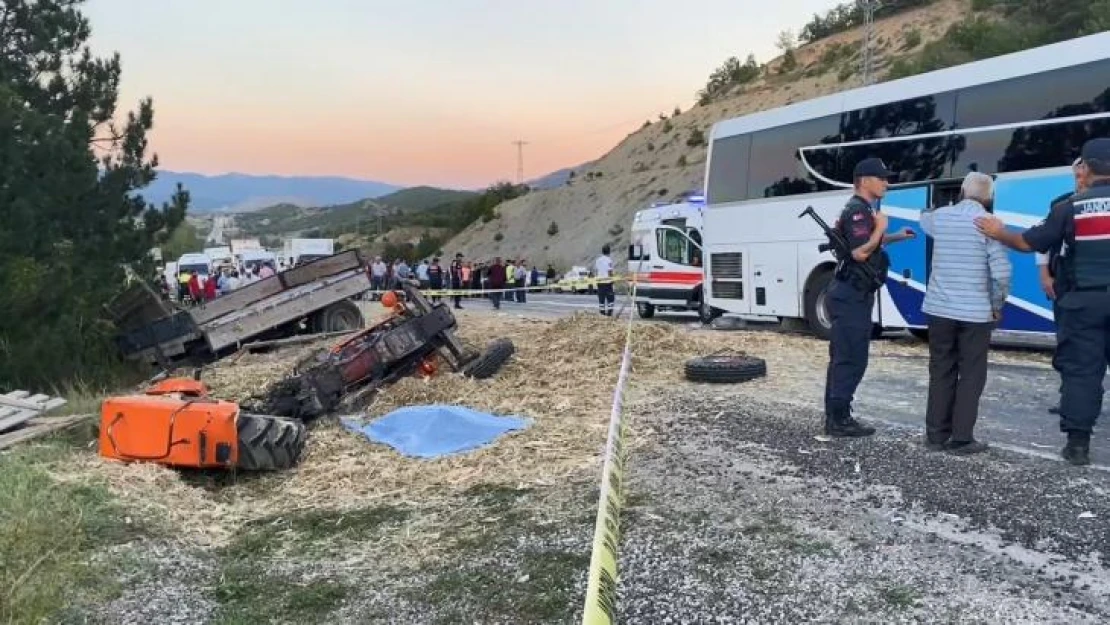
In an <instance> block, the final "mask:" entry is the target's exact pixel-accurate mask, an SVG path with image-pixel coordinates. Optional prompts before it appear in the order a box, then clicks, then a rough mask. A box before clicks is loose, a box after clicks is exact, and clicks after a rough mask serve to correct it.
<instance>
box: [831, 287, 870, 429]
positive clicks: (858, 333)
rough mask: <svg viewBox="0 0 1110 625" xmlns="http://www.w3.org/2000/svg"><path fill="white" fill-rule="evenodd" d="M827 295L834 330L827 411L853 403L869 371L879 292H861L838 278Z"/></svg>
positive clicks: (832, 334)
mask: <svg viewBox="0 0 1110 625" xmlns="http://www.w3.org/2000/svg"><path fill="white" fill-rule="evenodd" d="M827 297H828V307H829V316H830V317H832V333H831V336H830V337H829V367H828V370H827V372H826V374H825V408H826V410H828V409H830V408H831V407H836V406H841V407H844V406H850V405H851V403H852V400H853V399H855V394H856V389H857V388H858V387H859V383H860V381H861V380H863V374H864V373H866V372H867V359H868V356H869V352H870V349H871V328H872V325H873V324H872V322H871V311H872V309H873V308H874V307H875V293H874V292H870V291H861V290H859V289H857V288H856V287H854V286H853V285H852V284H851V283H848V282H845V281H843V280H836V279H834V280H833V283H832V286H831V287H830V288H829V292H828V295H827Z"/></svg>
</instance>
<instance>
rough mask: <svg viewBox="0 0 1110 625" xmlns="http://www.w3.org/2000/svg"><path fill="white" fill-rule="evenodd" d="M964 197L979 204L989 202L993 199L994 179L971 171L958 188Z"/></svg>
mask: <svg viewBox="0 0 1110 625" xmlns="http://www.w3.org/2000/svg"><path fill="white" fill-rule="evenodd" d="M960 190H961V191H963V194H964V197H965V198H968V199H972V200H978V201H979V202H986V201H989V200H990V199H992V198H993V197H994V178H991V177H990V176H988V175H987V174H984V173H981V172H977V171H973V172H971V173H970V174H968V175H967V176H966V177H965V178H964V183H963V185H961V186H960Z"/></svg>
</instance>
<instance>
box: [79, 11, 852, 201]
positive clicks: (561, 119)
mask: <svg viewBox="0 0 1110 625" xmlns="http://www.w3.org/2000/svg"><path fill="white" fill-rule="evenodd" d="M835 4H837V3H836V2H835V1H832V2H830V1H826V0H791V1H790V2H779V3H771V2H766V1H763V2H760V1H756V0H407V1H404V2H402V1H398V0H390V1H378V0H316V2H307V1H305V0H224V1H220V2H218V1H216V0H89V1H88V3H87V4H86V6H85V9H84V10H85V13H86V15H88V17H89V19H90V20H91V22H92V29H93V36H92V41H91V45H92V46H93V50H94V51H95V52H97V53H98V54H107V53H110V52H112V51H118V52H119V53H120V54H121V55H122V62H123V87H122V93H121V101H120V104H121V106H123V107H126V108H128V109H130V108H134V106H135V102H137V101H138V99H139V98H141V97H143V96H146V95H150V96H152V97H153V98H154V110H155V117H154V119H155V131H154V134H153V135H152V138H151V142H152V145H153V148H154V150H155V151H157V153H158V155H159V158H160V160H161V163H162V167H164V168H166V169H171V170H175V171H191V172H199V173H205V174H217V173H225V172H231V171H234V172H242V173H251V174H280V175H340V176H350V177H355V178H365V179H372V180H379V181H383V182H389V183H393V184H399V185H415V184H434V185H443V186H455V187H467V188H471V187H480V186H484V185H486V184H488V183H491V182H493V181H495V180H498V179H511V178H512V177H513V176H514V175H515V171H516V147H515V146H513V145H512V142H513V141H514V140H516V139H523V140H525V141H528V142H530V144H529V145H527V146H525V177H526V178H530V177H535V176H538V175H542V174H545V173H548V172H550V171H553V170H556V169H559V168H562V167H566V166H570V165H576V164H578V163H581V162H583V161H588V160H592V159H594V158H596V157H598V156H600V155H602V154H603V153H605V152H606V151H607V150H608V149H609V148H611V147H613V146H614V145H615V144H616V143H617V142H618V141H619V140H620V139H621V138H623V137H624V136H625V135H627V134H628V133H629V132H632V131H633V130H635V129H636V128H638V127H639V126H640V125H641V124H642V123H643V122H644V120H646V119H654V118H655V117H656V116H657V115H658V114H659V113H663V112H666V113H668V114H669V113H670V112H671V111H672V110H673V109H674V107H675V106H676V105H677V106H681V107H682V108H683V109H686V108H688V107H689V106H691V105H692V104H693V100H694V93H695V92H696V91H697V90H698V89H699V88H700V87H701V86H703V85H704V83H705V80H706V78H707V77H708V75H709V73H710V72H711V71H712V70H713V69H714V68H715V67H717V66H718V65H720V64H721V62H722V61H724V59H726V58H727V57H728V56H730V55H736V56H738V57H740V58H741V59H743V57H744V56H746V55H747V53H748V52H754V53H755V55H756V58H757V59H758V60H759V61H761V62H762V61H766V60H768V59H769V58H771V57H773V56H774V55H775V54H776V51H775V48H774V41H775V38H776V35H777V34H778V33H779V32H780V31H782V30H784V29H787V28H789V29H791V30H793V31H794V32H795V33H797V32H798V30H799V28H800V27H801V26H802V25H803V24H804V23H805V22H806V21H807V20H808V19H809V18H810V16H811V15H812V14H813V13H815V12H824V11H825V10H827V9H828V8H830V7H832V6H834V5H835ZM787 7H789V8H787Z"/></svg>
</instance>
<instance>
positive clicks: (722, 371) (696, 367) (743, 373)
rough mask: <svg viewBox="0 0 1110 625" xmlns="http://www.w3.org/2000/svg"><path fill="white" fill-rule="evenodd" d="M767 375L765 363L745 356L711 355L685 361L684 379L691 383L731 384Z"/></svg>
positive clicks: (760, 359)
mask: <svg viewBox="0 0 1110 625" xmlns="http://www.w3.org/2000/svg"><path fill="white" fill-rule="evenodd" d="M766 375H767V361H765V360H763V359H762V358H756V357H754V356H748V355H745V354H713V355H711V356H700V357H698V358H691V359H690V360H687V361H686V379H687V380H690V381H691V382H709V383H711V384H731V383H734V382H747V381H749V380H754V379H756V378H761V377H764V376H766Z"/></svg>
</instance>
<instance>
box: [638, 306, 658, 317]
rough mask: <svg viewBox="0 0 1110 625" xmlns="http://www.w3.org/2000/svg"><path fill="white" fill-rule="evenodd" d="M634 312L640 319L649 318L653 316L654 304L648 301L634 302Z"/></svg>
mask: <svg viewBox="0 0 1110 625" xmlns="http://www.w3.org/2000/svg"><path fill="white" fill-rule="evenodd" d="M636 314H638V315H640V318H641V319H651V318H652V317H654V316H655V306H653V305H652V304H648V303H639V304H636Z"/></svg>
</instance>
